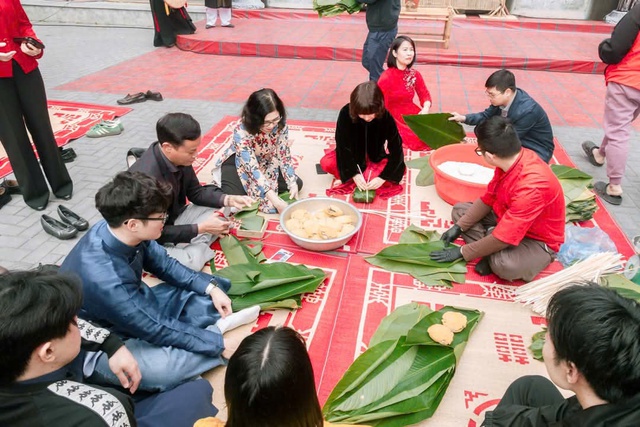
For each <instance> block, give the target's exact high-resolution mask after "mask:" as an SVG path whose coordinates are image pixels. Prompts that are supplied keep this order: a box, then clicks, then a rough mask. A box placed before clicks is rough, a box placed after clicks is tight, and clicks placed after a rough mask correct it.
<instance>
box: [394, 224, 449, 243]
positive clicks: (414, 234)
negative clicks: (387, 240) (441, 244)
mask: <svg viewBox="0 0 640 427" xmlns="http://www.w3.org/2000/svg"><path fill="white" fill-rule="evenodd" d="M440 236H441V234H440V233H438V232H437V231H434V230H425V229H424V228H420V227H418V226H417V225H413V224H411V225H410V226H409V227H407V228H405V230H404V231H403V232H402V234H401V235H400V240H398V243H426V242H437V241H438V240H440Z"/></svg>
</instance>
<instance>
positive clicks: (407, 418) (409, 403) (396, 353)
mask: <svg viewBox="0 0 640 427" xmlns="http://www.w3.org/2000/svg"><path fill="white" fill-rule="evenodd" d="M443 310H444V311H449V310H456V311H461V312H463V313H465V314H466V315H467V316H468V318H469V322H468V323H467V327H466V328H465V330H463V331H462V332H461V333H459V334H456V335H460V337H459V339H458V340H457V341H455V340H454V344H452V346H442V345H439V344H437V345H422V344H418V345H413V344H410V343H409V342H408V336H407V334H408V333H409V332H410V331H412V330H414V329H415V328H417V327H418V325H420V326H419V327H420V328H421V329H422V333H423V334H425V335H426V328H424V325H425V324H426V319H430V318H431V319H435V320H434V321H436V320H437V319H441V318H442V313H441V311H443ZM480 317H481V313H480V312H478V311H475V310H463V309H456V308H453V307H444V308H443V309H442V310H440V311H439V312H432V311H431V310H430V309H429V308H427V307H425V306H422V307H418V304H416V303H412V304H409V305H407V306H402V307H399V308H398V309H397V310H396V311H394V312H393V313H392V314H390V315H389V316H387V317H386V318H385V319H383V321H382V323H381V324H380V327H379V328H378V330H377V331H376V333H375V334H374V336H373V337H372V340H371V343H370V347H369V349H368V350H367V351H365V352H364V353H363V354H362V355H360V356H359V357H358V358H357V359H356V360H355V361H354V362H353V364H352V365H351V366H350V367H349V369H348V370H347V372H346V373H345V374H344V376H343V377H342V379H341V380H340V381H339V382H338V384H337V385H336V387H335V388H334V390H333V391H332V392H331V395H330V396H329V399H328V400H327V403H326V404H325V406H324V408H323V413H324V415H325V418H326V419H327V421H330V422H334V423H335V422H337V423H352V424H361V423H367V424H369V425H371V426H380V427H402V426H407V425H410V424H415V423H418V422H420V421H422V420H424V419H427V418H429V417H431V416H432V415H433V414H434V413H435V411H436V409H437V408H438V405H439V404H440V402H441V400H442V398H443V397H444V393H445V392H446V390H447V387H448V386H449V383H450V381H451V379H452V378H453V374H454V372H455V367H456V363H457V360H458V359H459V357H460V354H461V353H462V350H463V349H464V346H465V344H466V342H467V340H468V337H469V334H470V333H471V331H472V330H473V329H474V328H475V326H476V324H477V322H478V321H479V319H480ZM431 324H432V323H430V324H429V325H428V326H430V325H431ZM428 326H426V327H428Z"/></svg>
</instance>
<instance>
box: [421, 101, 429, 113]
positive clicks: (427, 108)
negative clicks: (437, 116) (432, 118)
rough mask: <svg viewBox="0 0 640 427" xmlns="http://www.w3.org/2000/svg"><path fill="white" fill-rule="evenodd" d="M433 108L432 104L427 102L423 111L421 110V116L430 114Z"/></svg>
mask: <svg viewBox="0 0 640 427" xmlns="http://www.w3.org/2000/svg"><path fill="white" fill-rule="evenodd" d="M430 108H431V102H430V101H427V102H425V103H424V106H423V107H422V110H420V114H429V109H430Z"/></svg>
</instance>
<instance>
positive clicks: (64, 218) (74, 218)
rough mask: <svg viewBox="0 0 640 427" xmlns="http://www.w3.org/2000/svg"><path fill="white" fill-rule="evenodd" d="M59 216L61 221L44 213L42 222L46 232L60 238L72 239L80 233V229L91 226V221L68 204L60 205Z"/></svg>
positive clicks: (41, 218)
mask: <svg viewBox="0 0 640 427" xmlns="http://www.w3.org/2000/svg"><path fill="white" fill-rule="evenodd" d="M58 216H59V217H60V221H58V220H57V219H55V218H53V217H50V216H49V215H42V217H40V224H41V225H42V228H43V229H44V231H45V232H46V233H48V234H51V235H52V236H53V237H56V238H58V239H60V240H67V239H71V238H73V237H75V236H76V234H78V231H84V230H86V229H87V228H89V222H88V221H87V220H86V219H84V218H82V217H81V216H80V215H78V214H76V213H75V212H73V211H72V210H71V209H69V208H67V207H66V206H63V205H60V206H58Z"/></svg>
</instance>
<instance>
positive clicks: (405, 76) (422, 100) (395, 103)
mask: <svg viewBox="0 0 640 427" xmlns="http://www.w3.org/2000/svg"><path fill="white" fill-rule="evenodd" d="M415 62H416V44H415V42H414V41H413V40H412V39H411V38H409V37H407V36H398V37H396V39H395V40H394V41H393V43H391V47H390V48H389V55H388V57H387V69H386V70H385V71H384V72H383V73H382V75H381V76H380V79H379V80H378V86H380V90H382V93H383V94H384V104H385V106H386V107H387V110H389V112H390V113H391V115H392V116H393V118H394V119H395V121H396V125H397V126H398V132H400V136H401V137H402V144H403V145H404V146H405V147H406V148H408V149H410V150H414V151H425V150H431V148H430V147H429V145H427V143H425V142H424V141H422V140H421V139H420V138H418V136H417V135H416V134H415V133H414V132H413V131H412V130H411V128H409V126H407V124H406V123H405V122H404V119H403V118H402V116H404V115H406V114H429V108H431V94H430V93H429V90H428V89H427V85H426V84H425V83H424V79H423V78H422V74H420V72H419V71H417V70H416V69H415V68H413V64H414V63H415ZM416 95H417V97H418V101H419V103H418V104H416V102H415V101H414V99H415V97H416Z"/></svg>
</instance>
